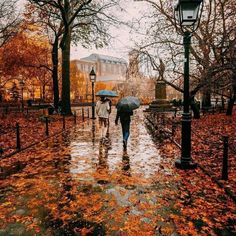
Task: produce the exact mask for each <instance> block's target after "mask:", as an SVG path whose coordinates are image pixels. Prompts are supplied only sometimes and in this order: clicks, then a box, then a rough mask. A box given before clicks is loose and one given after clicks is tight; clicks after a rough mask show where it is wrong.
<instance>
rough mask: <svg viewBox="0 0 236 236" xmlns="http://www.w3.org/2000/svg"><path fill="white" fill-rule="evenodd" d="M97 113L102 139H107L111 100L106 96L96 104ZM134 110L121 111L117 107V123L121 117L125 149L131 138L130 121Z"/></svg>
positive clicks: (125, 149)
mask: <svg viewBox="0 0 236 236" xmlns="http://www.w3.org/2000/svg"><path fill="white" fill-rule="evenodd" d="M96 113H97V116H98V117H99V126H100V132H101V139H102V140H103V139H106V138H107V134H108V131H109V115H110V113H111V100H110V99H108V98H106V97H101V100H99V101H98V102H97V104H96ZM132 115H133V111H120V110H119V109H117V114H116V119H115V124H116V125H118V121H119V119H120V123H121V127H122V134H123V149H124V151H125V152H126V151H127V142H128V138H129V133H130V132H129V130H130V122H131V118H130V117H131V116H132Z"/></svg>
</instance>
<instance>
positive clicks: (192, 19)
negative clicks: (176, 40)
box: [175, 0, 203, 32]
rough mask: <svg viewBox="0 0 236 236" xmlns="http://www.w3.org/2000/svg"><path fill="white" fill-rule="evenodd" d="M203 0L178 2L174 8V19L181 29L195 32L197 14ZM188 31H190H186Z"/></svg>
mask: <svg viewBox="0 0 236 236" xmlns="http://www.w3.org/2000/svg"><path fill="white" fill-rule="evenodd" d="M202 2H203V0H178V2H177V4H176V6H175V19H176V20H177V21H178V23H179V24H180V27H181V29H182V31H183V27H188V28H192V30H191V31H192V32H193V31H195V30H196V28H197V26H198V22H199V20H200V17H201V16H199V12H200V8H201V11H202ZM188 31H190V30H189V29H188Z"/></svg>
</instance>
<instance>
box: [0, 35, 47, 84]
mask: <svg viewBox="0 0 236 236" xmlns="http://www.w3.org/2000/svg"><path fill="white" fill-rule="evenodd" d="M0 58H1V62H2V63H1V71H2V73H3V74H4V77H3V78H2V81H4V82H5V83H6V82H7V81H9V80H19V79H20V78H19V77H21V79H24V80H25V82H27V83H29V82H30V80H31V79H33V78H38V82H39V85H40V86H42V88H43V87H45V79H46V78H48V77H49V76H50V73H51V66H50V48H49V45H48V44H47V41H45V39H43V38H42V37H39V36H37V35H35V34H32V33H31V34H30V33H28V32H19V33H18V34H17V35H16V36H15V37H14V38H12V39H11V40H10V41H8V42H7V43H6V44H5V45H4V46H3V47H2V48H1V49H0ZM46 80H47V83H49V80H48V79H46ZM42 81H43V82H42ZM47 83H46V84H47Z"/></svg>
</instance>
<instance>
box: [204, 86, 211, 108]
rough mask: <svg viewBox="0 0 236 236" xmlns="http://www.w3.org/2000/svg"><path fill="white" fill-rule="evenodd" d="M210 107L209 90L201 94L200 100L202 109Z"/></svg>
mask: <svg viewBox="0 0 236 236" xmlns="http://www.w3.org/2000/svg"><path fill="white" fill-rule="evenodd" d="M210 106H211V92H210V90H208V89H207V90H206V91H204V92H203V98H202V107H210Z"/></svg>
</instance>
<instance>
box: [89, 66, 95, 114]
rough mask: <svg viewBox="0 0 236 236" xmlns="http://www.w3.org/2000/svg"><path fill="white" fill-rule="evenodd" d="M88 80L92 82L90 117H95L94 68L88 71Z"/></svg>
mask: <svg viewBox="0 0 236 236" xmlns="http://www.w3.org/2000/svg"><path fill="white" fill-rule="evenodd" d="M89 77H90V81H91V82H92V119H96V117H95V103H94V83H95V82H96V73H95V71H94V69H93V68H92V70H91V71H90V73H89Z"/></svg>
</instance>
